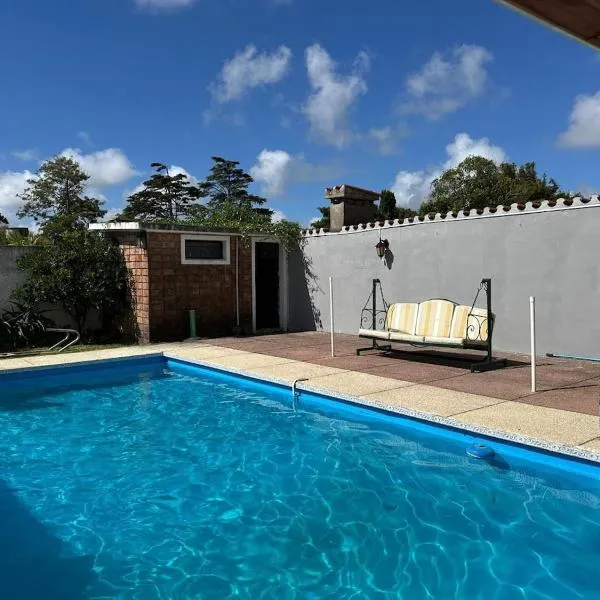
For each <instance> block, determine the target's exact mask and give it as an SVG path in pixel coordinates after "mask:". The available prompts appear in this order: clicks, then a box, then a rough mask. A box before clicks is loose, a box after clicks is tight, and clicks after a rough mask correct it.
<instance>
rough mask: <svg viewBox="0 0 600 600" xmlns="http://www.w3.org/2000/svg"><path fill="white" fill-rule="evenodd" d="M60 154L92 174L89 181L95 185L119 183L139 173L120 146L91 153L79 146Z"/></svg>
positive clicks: (103, 185) (104, 185)
mask: <svg viewBox="0 0 600 600" xmlns="http://www.w3.org/2000/svg"><path fill="white" fill-rule="evenodd" d="M60 154H61V156H67V157H69V158H72V159H73V160H74V161H76V162H77V163H79V166H80V167H81V168H82V170H83V171H85V172H86V173H87V174H88V175H89V176H90V182H89V183H90V185H91V186H94V187H98V188H101V187H106V186H110V185H118V184H120V183H123V182H125V181H127V180H128V179H131V178H132V177H134V176H135V175H137V174H138V172H137V171H136V170H135V168H134V166H133V165H132V164H131V162H130V160H129V159H128V158H127V156H126V155H125V153H124V152H123V151H122V150H119V149H118V148H107V149H106V150H99V151H98V152H92V153H91V154H82V152H81V150H79V149H78V148H67V149H65V150H63V151H62V152H61V153H60Z"/></svg>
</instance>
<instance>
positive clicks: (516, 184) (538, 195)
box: [419, 156, 568, 215]
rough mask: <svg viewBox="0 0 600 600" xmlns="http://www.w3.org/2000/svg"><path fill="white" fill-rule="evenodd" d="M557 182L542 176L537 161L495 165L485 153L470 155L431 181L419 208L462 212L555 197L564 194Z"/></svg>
mask: <svg viewBox="0 0 600 600" xmlns="http://www.w3.org/2000/svg"><path fill="white" fill-rule="evenodd" d="M565 195H567V196H568V194H565V193H564V192H561V191H560V188H559V186H558V184H557V183H556V181H554V180H553V179H549V178H548V177H547V176H546V175H543V176H542V177H539V176H538V174H537V171H536V168H535V163H533V162H529V163H525V164H524V165H522V166H518V165H516V164H515V163H502V164H499V165H498V164H496V163H495V162H494V161H492V160H489V159H488V158H484V157H482V156H469V157H468V158H465V160H463V161H462V162H461V163H460V164H459V165H458V166H456V167H454V168H452V169H447V170H446V171H444V172H443V173H442V174H441V175H440V176H439V177H438V178H437V179H435V180H434V181H433V183H432V184H431V193H430V195H429V198H428V199H427V200H426V201H425V202H423V204H422V205H421V207H420V208H419V213H420V214H421V215H425V214H428V213H432V212H435V213H437V212H439V213H447V212H459V211H460V210H463V209H480V208H485V207H487V206H497V205H509V204H512V203H514V202H519V203H525V202H532V201H535V200H554V199H556V198H558V197H561V196H565Z"/></svg>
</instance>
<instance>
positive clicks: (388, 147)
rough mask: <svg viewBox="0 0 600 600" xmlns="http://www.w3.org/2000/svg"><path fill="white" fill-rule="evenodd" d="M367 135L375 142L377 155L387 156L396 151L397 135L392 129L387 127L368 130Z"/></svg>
mask: <svg viewBox="0 0 600 600" xmlns="http://www.w3.org/2000/svg"><path fill="white" fill-rule="evenodd" d="M367 135H368V137H370V138H371V139H372V140H373V141H375V142H376V144H377V149H378V151H379V154H382V155H384V156H388V155H390V154H395V153H396V152H397V151H398V145H397V139H398V134H397V131H396V130H395V129H394V128H393V127H390V126H387V127H380V128H374V129H370V130H369V132H368V134H367Z"/></svg>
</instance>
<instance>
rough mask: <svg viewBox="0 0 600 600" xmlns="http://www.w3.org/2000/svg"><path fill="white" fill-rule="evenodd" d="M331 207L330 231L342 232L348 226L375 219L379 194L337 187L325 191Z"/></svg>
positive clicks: (344, 185) (359, 189) (347, 186)
mask: <svg viewBox="0 0 600 600" xmlns="http://www.w3.org/2000/svg"><path fill="white" fill-rule="evenodd" d="M325 198H327V199H328V200H329V201H330V202H331V205H330V207H329V231H341V230H342V227H345V226H346V225H358V224H359V223H370V222H372V221H373V220H374V219H375V202H376V201H377V200H379V192H372V191H371V190H364V189H362V188H359V187H354V186H352V185H346V184H343V185H336V186H334V187H330V188H327V189H326V190H325Z"/></svg>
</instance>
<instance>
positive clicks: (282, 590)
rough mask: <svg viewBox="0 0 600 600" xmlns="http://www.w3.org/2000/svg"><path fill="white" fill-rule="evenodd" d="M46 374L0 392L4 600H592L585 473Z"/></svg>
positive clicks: (172, 380) (223, 394)
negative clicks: (488, 458)
mask: <svg viewBox="0 0 600 600" xmlns="http://www.w3.org/2000/svg"><path fill="white" fill-rule="evenodd" d="M54 372H55V374H54V375H52V374H51V373H50V372H49V373H48V374H46V375H44V376H40V375H37V376H36V377H35V378H34V377H32V376H31V375H29V376H27V377H26V378H11V377H8V378H6V377H5V378H4V379H0V432H1V433H0V440H1V442H0V462H1V465H2V478H1V480H0V599H2V600H12V599H18V600H31V599H35V600H39V599H56V600H75V599H84V598H85V599H92V598H93V599H100V598H118V599H120V600H126V599H127V600H129V599H140V600H150V599H184V598H202V599H211V600H212V599H214V600H226V599H228V598H240V599H243V598H244V599H245V598H247V599H252V600H261V599H264V600H267V599H269V600H271V599H272V600H287V599H290V600H291V599H302V600H304V599H306V600H309V599H317V598H318V599H321V598H323V599H325V598H327V599H348V600H350V599H353V600H359V599H369V600H371V599H372V600H380V599H381V600H384V599H397V598H403V599H407V600H421V599H435V600H438V599H440V600H446V599H465V600H467V599H468V600H477V599H481V600H507V599H527V600H543V599H557V600H570V599H575V598H583V599H586V600H589V599H595V598H600V584H599V578H598V570H599V565H600V514H599V513H600V511H599V509H600V479H599V477H598V476H597V475H595V472H594V469H593V468H589V467H587V466H583V467H581V468H579V467H578V469H579V472H578V473H576V474H571V475H570V474H569V472H568V471H564V470H557V469H555V468H553V467H552V460H544V464H540V465H535V464H533V463H530V462H528V461H527V460H526V457H525V458H523V457H519V452H518V451H515V450H514V449H513V450H511V449H510V448H506V453H505V454H503V451H502V448H501V447H499V446H496V449H497V450H498V451H499V453H500V456H499V459H498V460H497V461H496V462H495V463H493V464H488V463H485V462H482V461H478V460H475V459H472V458H469V457H467V456H466V454H465V448H466V446H467V445H468V439H466V438H465V439H464V440H461V438H460V436H455V439H452V437H439V436H434V435H431V434H430V433H428V432H427V431H424V430H422V429H418V428H414V427H407V426H406V422H404V425H401V426H400V427H398V426H396V425H394V423H393V421H392V420H391V419H389V418H384V417H382V418H379V417H376V418H375V417H371V418H369V419H365V417H366V414H367V413H365V412H363V413H362V414H360V413H359V412H353V411H352V409H347V408H346V407H344V406H343V405H340V404H334V403H328V402H325V401H323V400H321V399H319V398H318V397H311V396H308V395H303V396H302V397H301V399H300V403H299V407H298V409H297V410H296V411H294V409H293V407H292V405H291V401H290V392H289V390H283V389H277V388H273V387H268V386H263V385H255V384H254V383H251V382H239V381H236V380H234V379H233V378H229V377H226V376H216V375H212V374H210V372H208V371H201V370H198V369H195V368H189V367H186V366H183V365H178V364H176V363H169V364H168V365H167V364H166V363H164V362H162V361H159V360H154V361H145V362H139V361H137V362H136V361H133V362H128V363H118V364H117V363H113V364H112V365H109V366H108V368H104V369H98V368H93V369H60V370H54ZM67 384H68V386H67ZM557 464H558V463H557Z"/></svg>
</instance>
